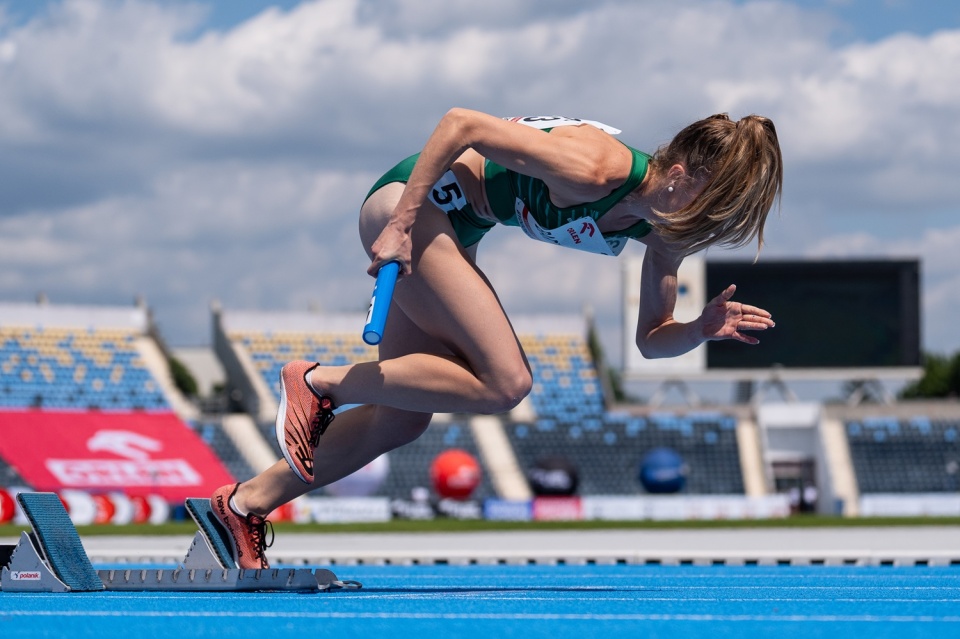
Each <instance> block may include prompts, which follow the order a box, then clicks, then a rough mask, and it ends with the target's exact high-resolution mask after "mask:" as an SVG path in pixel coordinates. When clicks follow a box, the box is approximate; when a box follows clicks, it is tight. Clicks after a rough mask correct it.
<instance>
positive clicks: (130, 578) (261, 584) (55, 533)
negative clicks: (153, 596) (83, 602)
mask: <svg viewBox="0 0 960 639" xmlns="http://www.w3.org/2000/svg"><path fill="white" fill-rule="evenodd" d="M17 501H18V502H20V506H21V508H22V509H23V512H24V514H25V515H26V516H27V519H28V520H29V521H30V526H31V527H32V529H33V531H32V532H31V533H29V534H28V533H26V532H24V533H21V534H20V540H19V542H18V543H17V544H16V545H15V546H0V564H2V565H3V568H2V571H0V589H2V590H4V591H6V592H93V591H100V590H128V591H130V590H137V591H143V590H154V591H200V592H202V591H216V592H256V591H295V592H319V591H328V590H338V589H358V588H360V587H362V586H361V584H360V583H359V582H356V581H340V580H339V579H337V576H336V575H335V574H333V573H332V572H331V571H329V570H326V569H323V568H318V569H310V568H268V569H265V570H244V569H240V568H238V567H237V564H236V562H235V561H234V560H233V556H232V554H231V553H230V545H229V544H230V537H229V535H228V533H227V531H226V530H224V529H223V526H222V525H221V524H220V522H219V520H217V519H216V517H215V516H214V514H213V511H212V510H211V508H210V501H209V500H208V499H188V500H187V504H186V506H187V510H188V511H189V512H190V515H191V516H192V517H193V519H194V521H196V523H197V526H198V527H199V529H200V530H198V531H197V533H196V535H194V538H193V542H192V543H191V545H190V548H189V550H187V554H186V556H185V557H184V560H183V561H182V562H181V563H180V565H179V566H177V567H176V568H173V569H142V570H141V569H130V570H100V571H97V570H95V569H94V567H93V564H92V563H90V559H89V557H87V553H86V551H85V550H84V549H83V544H82V543H81V541H80V535H79V534H77V529H76V528H75V527H74V525H73V522H72V521H71V520H70V516H69V515H68V514H67V511H66V509H65V508H64V507H63V503H62V502H61V501H60V498H59V497H58V496H57V495H56V494H54V493H20V494H19V495H17Z"/></svg>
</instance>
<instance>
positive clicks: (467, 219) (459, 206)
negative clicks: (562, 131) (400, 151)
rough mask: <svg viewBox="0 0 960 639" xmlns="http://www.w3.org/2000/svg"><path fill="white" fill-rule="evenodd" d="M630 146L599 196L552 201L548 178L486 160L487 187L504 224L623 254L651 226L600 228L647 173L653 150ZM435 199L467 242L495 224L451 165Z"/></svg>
mask: <svg viewBox="0 0 960 639" xmlns="http://www.w3.org/2000/svg"><path fill="white" fill-rule="evenodd" d="M509 120H510V121H512V122H517V123H519V124H524V125H526V126H531V127H534V128H538V129H542V130H544V131H545V132H549V130H550V129H552V128H554V127H558V126H575V125H581V124H589V125H591V126H595V127H597V128H599V129H602V130H604V131H606V132H607V133H611V134H614V135H616V134H617V133H620V131H619V130H618V129H615V128H613V127H610V126H607V125H605V124H602V123H600V122H594V121H592V120H578V119H573V118H564V117H560V116H535V117H522V118H509ZM624 146H626V145H624ZM627 149H629V150H630V153H631V155H632V156H633V158H632V164H631V169H630V174H629V176H628V177H627V180H626V181H625V182H624V183H623V184H622V185H621V186H620V187H618V188H617V189H615V190H614V191H613V192H612V193H610V194H609V195H607V196H605V197H603V198H601V199H599V200H597V201H596V202H587V203H584V204H577V205H575V206H571V207H566V208H560V207H557V206H554V205H553V203H552V202H551V201H550V193H549V190H548V189H547V186H546V184H544V183H543V180H540V179H537V178H533V177H530V176H528V175H524V174H522V173H518V172H516V171H512V170H510V169H507V168H505V167H503V166H501V165H499V164H496V163H494V162H491V161H490V160H486V164H485V166H484V187H485V188H486V192H487V198H488V200H489V202H490V208H491V209H492V210H493V213H494V215H495V216H496V217H497V220H498V221H499V222H500V223H501V224H504V225H506V226H519V227H520V228H522V229H523V230H524V232H525V233H526V234H527V235H528V236H529V237H531V238H532V239H535V240H540V241H542V242H548V243H550V244H556V245H558V246H565V247H567V248H574V249H578V250H582V251H588V252H590V253H599V254H601V255H619V254H620V252H621V251H622V250H623V248H624V247H625V246H626V244H627V240H628V239H630V238H634V239H639V238H641V237H643V236H645V235H647V234H648V233H649V232H650V230H651V226H650V224H649V223H648V222H647V221H646V220H641V221H640V222H638V223H636V224H634V225H633V226H630V227H629V228H626V229H623V230H622V231H617V232H613V233H605V234H604V233H601V232H600V230H599V228H598V227H597V224H596V223H597V221H599V220H600V218H601V217H603V215H604V214H605V213H607V211H609V210H610V209H612V208H613V207H614V206H615V205H616V204H617V203H619V202H620V201H621V200H622V199H623V198H624V197H626V196H627V194H628V193H630V192H631V191H633V190H634V189H636V188H637V187H638V186H639V185H640V183H641V182H643V178H644V176H645V175H646V173H647V167H648V165H649V161H650V156H649V155H647V154H646V153H642V152H641V151H637V150H636V149H633V148H631V147H629V146H627ZM418 157H419V154H417V155H413V156H410V157H409V158H406V159H405V160H403V161H402V162H400V163H399V164H397V165H396V166H395V167H393V168H392V169H390V170H389V171H387V173H386V174H384V176H383V177H381V178H380V179H379V180H377V183H376V184H374V186H373V188H372V189H370V192H369V193H368V194H367V197H370V195H371V194H373V193H374V192H375V191H376V190H377V189H379V188H380V187H382V186H384V185H385V184H390V183H392V182H404V183H406V181H407V180H408V179H409V177H410V172H411V171H412V170H413V166H414V164H416V161H417V158H418ZM430 201H431V202H432V203H433V204H435V205H436V206H437V207H439V208H440V209H441V210H443V211H444V212H446V213H447V215H448V217H449V218H450V221H451V223H452V224H453V228H454V232H455V233H456V234H457V239H459V240H460V243H461V244H462V245H463V246H464V247H469V246H472V245H474V244H476V243H477V242H479V241H480V239H481V238H482V237H483V236H484V235H485V234H486V233H487V231H489V230H490V229H491V228H493V227H494V226H496V224H495V223H494V222H492V221H490V220H487V219H484V218H481V217H479V216H477V214H476V213H475V212H474V211H473V207H471V206H470V204H469V203H468V202H467V200H466V198H465V197H464V195H463V189H462V188H461V186H460V184H459V183H458V182H457V178H456V176H455V175H454V173H453V171H447V172H446V173H445V174H444V175H443V177H441V178H440V180H438V181H437V183H436V184H435V185H434V188H433V190H432V191H431V194H430Z"/></svg>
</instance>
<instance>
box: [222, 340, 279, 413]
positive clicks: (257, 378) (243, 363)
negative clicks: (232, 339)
mask: <svg viewBox="0 0 960 639" xmlns="http://www.w3.org/2000/svg"><path fill="white" fill-rule="evenodd" d="M232 352H233V355H234V356H235V358H236V365H237V366H239V367H240V369H241V370H242V371H243V379H244V381H245V383H247V384H250V390H251V391H252V392H253V394H254V396H255V397H256V401H255V402H250V401H249V400H247V401H246V402H245V404H246V405H247V409H248V410H251V409H253V408H254V405H255V406H256V415H255V416H254V417H255V419H256V421H258V422H273V421H274V420H276V418H277V411H278V410H280V404H279V402H278V401H277V398H276V395H274V393H273V391H272V390H271V389H270V387H269V386H267V382H266V380H264V379H263V377H262V376H261V375H260V373H259V372H257V367H256V365H255V364H254V363H253V358H252V357H250V352H249V351H248V350H247V349H246V348H245V347H244V346H243V344H238V343H234V344H233V349H232Z"/></svg>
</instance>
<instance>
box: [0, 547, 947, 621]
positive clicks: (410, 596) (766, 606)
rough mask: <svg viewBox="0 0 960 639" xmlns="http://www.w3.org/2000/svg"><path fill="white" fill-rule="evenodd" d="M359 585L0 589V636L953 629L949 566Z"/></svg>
mask: <svg viewBox="0 0 960 639" xmlns="http://www.w3.org/2000/svg"><path fill="white" fill-rule="evenodd" d="M335 572H336V573H337V574H338V576H339V577H340V578H341V579H357V580H359V581H361V582H363V584H364V588H363V589H362V590H359V591H339V592H327V593H318V594H288V593H257V594H214V593H119V592H106V593H70V594H21V593H4V592H0V637H2V638H3V639H13V638H14V637H30V638H38V637H79V638H83V637H96V638H97V639H103V638H111V639H112V638H117V639H136V638H140V637H145V638H151V639H167V638H170V637H175V638H177V639H180V638H183V637H197V636H204V637H213V638H216V639H227V638H229V637H243V638H245V639H256V638H259V637H269V638H270V639H273V638H275V637H344V638H347V637H397V638H398V639H399V638H404V639H405V638H407V637H411V638H416V639H421V638H431V639H432V638H447V637H482V638H484V639H488V638H495V639H503V638H507V637H520V638H523V639H533V638H536V637H548V638H550V639H560V638H563V637H576V638H578V639H579V638H584V637H638V638H643V639H655V638H658V637H664V638H667V637H669V638H671V639H675V638H676V639H680V638H683V639H697V638H701V637H702V638H709V639H718V638H720V637H738V638H746V639H757V638H759V637H776V638H777V639H788V638H791V637H802V638H803V639H811V638H814V637H828V638H830V639H841V638H844V637H856V638H858V639H859V638H869V637H891V638H896V639H907V638H910V637H960V566H951V567H932V566H918V567H910V568H906V567H892V566H891V567H856V566H850V567H832V566H809V567H799V566H637V565H618V566H603V565H586V566H572V565H560V566H545V565H522V566H514V565H497V566H488V565H475V566H455V565H429V566H338V567H336V570H335Z"/></svg>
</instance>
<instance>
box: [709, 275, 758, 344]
mask: <svg viewBox="0 0 960 639" xmlns="http://www.w3.org/2000/svg"><path fill="white" fill-rule="evenodd" d="M736 291H737V286H736V284H731V285H730V286H728V287H727V288H726V289H724V291H723V292H722V293H720V294H719V295H717V296H716V297H715V298H713V299H712V300H710V302H709V303H708V304H707V305H706V306H705V307H704V308H703V313H701V314H700V322H701V325H702V327H703V336H704V337H705V338H706V339H708V340H720V339H735V340H738V341H740V342H743V343H744V344H758V343H760V340H758V339H757V338H756V337H753V336H752V335H745V334H744V333H743V332H742V331H764V330H766V329H768V328H773V327H774V326H775V324H774V323H773V319H771V317H770V313H768V312H767V311H765V310H763V309H762V308H757V307H756V306H750V305H749V304H741V303H740V302H731V301H730V298H732V297H733V294H734V293H735V292H736Z"/></svg>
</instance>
